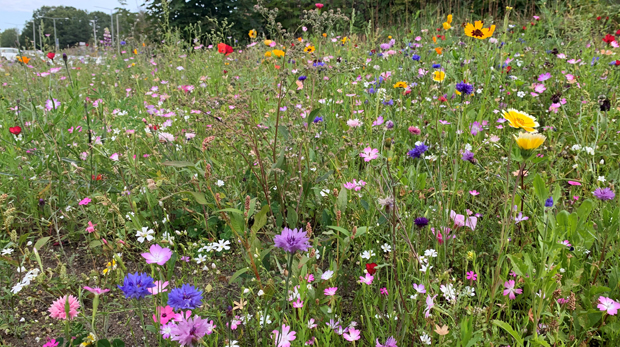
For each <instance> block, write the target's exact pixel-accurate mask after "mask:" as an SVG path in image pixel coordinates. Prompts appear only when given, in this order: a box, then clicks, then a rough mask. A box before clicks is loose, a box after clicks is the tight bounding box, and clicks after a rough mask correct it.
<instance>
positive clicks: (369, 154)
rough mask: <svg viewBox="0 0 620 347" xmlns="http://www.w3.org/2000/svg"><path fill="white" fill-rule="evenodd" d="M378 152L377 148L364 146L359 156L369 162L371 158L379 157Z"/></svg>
mask: <svg viewBox="0 0 620 347" xmlns="http://www.w3.org/2000/svg"><path fill="white" fill-rule="evenodd" d="M378 153H379V150H378V149H376V148H374V149H373V148H370V147H366V148H364V150H363V151H362V153H360V157H362V158H364V161H365V162H369V161H371V160H373V159H377V158H378V157H379V155H378Z"/></svg>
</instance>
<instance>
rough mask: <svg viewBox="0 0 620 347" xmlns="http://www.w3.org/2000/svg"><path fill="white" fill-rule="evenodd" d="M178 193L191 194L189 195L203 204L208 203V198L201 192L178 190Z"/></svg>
mask: <svg viewBox="0 0 620 347" xmlns="http://www.w3.org/2000/svg"><path fill="white" fill-rule="evenodd" d="M177 194H189V195H191V196H193V197H194V199H195V200H196V202H197V203H199V204H201V205H206V204H207V198H206V197H205V195H204V194H203V193H201V192H190V191H184V192H178V193H177Z"/></svg>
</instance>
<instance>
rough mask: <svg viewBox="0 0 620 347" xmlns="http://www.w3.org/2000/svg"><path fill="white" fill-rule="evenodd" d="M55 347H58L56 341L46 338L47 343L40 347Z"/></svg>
mask: <svg viewBox="0 0 620 347" xmlns="http://www.w3.org/2000/svg"><path fill="white" fill-rule="evenodd" d="M57 346H58V342H57V341H56V339H50V338H49V337H48V338H47V342H46V343H45V344H44V345H43V346H42V347H57Z"/></svg>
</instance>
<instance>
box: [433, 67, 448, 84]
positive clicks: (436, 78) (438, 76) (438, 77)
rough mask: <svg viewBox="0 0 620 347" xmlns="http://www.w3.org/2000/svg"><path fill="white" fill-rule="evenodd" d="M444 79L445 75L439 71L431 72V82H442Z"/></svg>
mask: <svg viewBox="0 0 620 347" xmlns="http://www.w3.org/2000/svg"><path fill="white" fill-rule="evenodd" d="M445 78H446V73H445V72H443V71H441V70H437V71H435V72H433V81H436V82H443V80H444V79H445Z"/></svg>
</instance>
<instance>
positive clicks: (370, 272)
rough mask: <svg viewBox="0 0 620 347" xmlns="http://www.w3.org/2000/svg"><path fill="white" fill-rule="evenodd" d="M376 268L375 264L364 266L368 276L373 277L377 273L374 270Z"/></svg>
mask: <svg viewBox="0 0 620 347" xmlns="http://www.w3.org/2000/svg"><path fill="white" fill-rule="evenodd" d="M376 267H377V264H375V263H370V264H366V271H368V273H369V274H371V275H374V274H375V273H376V272H377V269H375V268H376Z"/></svg>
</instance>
